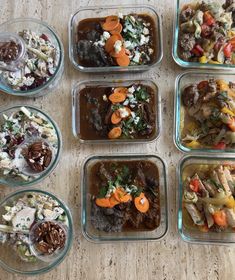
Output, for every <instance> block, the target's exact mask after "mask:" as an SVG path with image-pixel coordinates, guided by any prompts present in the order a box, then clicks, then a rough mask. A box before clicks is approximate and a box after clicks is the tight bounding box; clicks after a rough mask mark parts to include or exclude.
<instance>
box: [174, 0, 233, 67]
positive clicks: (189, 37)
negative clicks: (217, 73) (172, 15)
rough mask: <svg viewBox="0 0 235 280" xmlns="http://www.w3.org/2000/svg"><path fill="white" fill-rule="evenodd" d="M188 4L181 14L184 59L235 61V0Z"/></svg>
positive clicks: (214, 61) (181, 38) (181, 43)
mask: <svg viewBox="0 0 235 280" xmlns="http://www.w3.org/2000/svg"><path fill="white" fill-rule="evenodd" d="M222 2H223V1H212V2H209V1H206V2H204V1H201V2H194V3H191V4H187V5H185V6H184V7H183V8H182V10H181V12H180V15H179V41H178V46H179V53H178V55H179V56H180V58H181V59H182V60H184V61H189V62H199V63H210V64H226V65H233V64H235V29H234V27H235V5H234V1H231V0H226V1H224V3H222Z"/></svg>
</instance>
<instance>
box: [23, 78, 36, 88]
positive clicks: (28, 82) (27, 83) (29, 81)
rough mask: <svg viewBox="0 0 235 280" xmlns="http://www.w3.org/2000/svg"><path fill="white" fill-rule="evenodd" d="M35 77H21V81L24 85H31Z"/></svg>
mask: <svg viewBox="0 0 235 280" xmlns="http://www.w3.org/2000/svg"><path fill="white" fill-rule="evenodd" d="M34 80H35V78H34V77H27V78H26V77H23V83H24V84H25V85H26V86H31V85H32V84H33V83H34Z"/></svg>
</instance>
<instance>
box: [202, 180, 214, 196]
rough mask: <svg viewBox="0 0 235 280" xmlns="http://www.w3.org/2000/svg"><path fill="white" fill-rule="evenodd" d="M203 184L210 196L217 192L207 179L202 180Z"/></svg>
mask: <svg viewBox="0 0 235 280" xmlns="http://www.w3.org/2000/svg"><path fill="white" fill-rule="evenodd" d="M203 184H204V186H205V188H206V190H207V191H208V192H209V194H210V196H212V197H214V196H215V195H216V193H217V188H216V186H215V185H214V184H213V183H212V182H210V181H209V180H203Z"/></svg>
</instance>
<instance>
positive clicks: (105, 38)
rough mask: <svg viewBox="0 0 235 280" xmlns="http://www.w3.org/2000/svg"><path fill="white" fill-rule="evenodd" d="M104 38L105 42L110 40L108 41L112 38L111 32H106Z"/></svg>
mask: <svg viewBox="0 0 235 280" xmlns="http://www.w3.org/2000/svg"><path fill="white" fill-rule="evenodd" d="M103 38H104V40H108V39H109V38H110V34H109V32H107V31H104V33H103Z"/></svg>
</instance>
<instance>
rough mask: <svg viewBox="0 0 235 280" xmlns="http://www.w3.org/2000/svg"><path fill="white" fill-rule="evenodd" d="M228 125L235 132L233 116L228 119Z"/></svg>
mask: <svg viewBox="0 0 235 280" xmlns="http://www.w3.org/2000/svg"><path fill="white" fill-rule="evenodd" d="M228 127H229V128H230V129H231V130H232V131H233V132H235V118H234V117H233V118H231V120H230V121H229V123H228Z"/></svg>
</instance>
